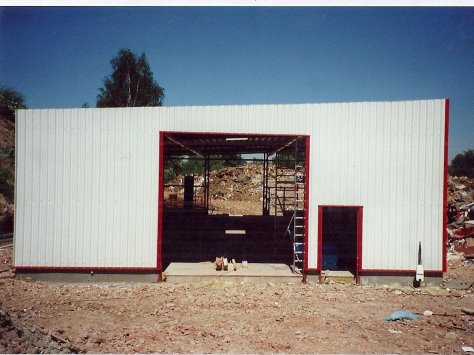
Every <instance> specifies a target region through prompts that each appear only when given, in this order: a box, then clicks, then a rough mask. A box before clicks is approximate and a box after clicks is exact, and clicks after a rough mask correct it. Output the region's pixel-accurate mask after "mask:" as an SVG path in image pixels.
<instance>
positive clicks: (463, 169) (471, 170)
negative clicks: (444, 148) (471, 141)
mask: <svg viewBox="0 0 474 355" xmlns="http://www.w3.org/2000/svg"><path fill="white" fill-rule="evenodd" d="M449 173H450V174H451V175H456V176H467V177H469V178H474V149H469V150H466V151H465V152H464V153H463V154H458V155H456V156H455V157H454V159H453V160H452V162H451V166H450V167H449Z"/></svg>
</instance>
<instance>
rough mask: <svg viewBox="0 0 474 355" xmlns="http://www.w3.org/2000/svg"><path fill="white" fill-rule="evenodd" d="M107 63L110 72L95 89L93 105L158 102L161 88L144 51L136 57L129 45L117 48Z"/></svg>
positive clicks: (159, 102)
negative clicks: (95, 94)
mask: <svg viewBox="0 0 474 355" xmlns="http://www.w3.org/2000/svg"><path fill="white" fill-rule="evenodd" d="M111 64H112V69H113V73H112V75H111V76H110V77H105V79H104V87H102V88H100V89H99V91H100V93H99V95H97V107H139V106H161V105H162V103H163V98H164V96H165V93H164V89H163V88H162V87H161V86H159V85H158V83H157V82H156V81H155V80H154V79H153V73H152V71H151V70H150V66H149V65H148V61H147V59H146V56H145V53H142V54H141V55H140V56H139V57H137V56H136V55H135V54H134V53H133V52H132V51H131V50H130V49H121V50H120V51H119V53H118V55H117V57H115V58H113V59H112V60H111Z"/></svg>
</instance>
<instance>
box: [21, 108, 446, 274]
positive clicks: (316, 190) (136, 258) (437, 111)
mask: <svg viewBox="0 0 474 355" xmlns="http://www.w3.org/2000/svg"><path fill="white" fill-rule="evenodd" d="M445 107H446V100H422V101H397V102H359V103H329V104H297V105H250V106H195V107H155V108H110V109H47V110H19V111H18V112H17V120H16V134H17V137H16V159H17V164H16V186H15V187H16V193H15V199H16V214H15V244H14V263H15V266H16V267H45V268H48V267H51V268H100V267H103V268H156V267H157V233H158V187H159V183H160V182H159V171H158V170H159V133H160V132H164V131H179V132H197V133H199V132H207V133H209V132H215V133H251V134H283V135H310V177H309V222H308V223H309V226H308V227H309V228H308V232H309V234H308V242H309V243H308V268H310V269H315V268H317V262H318V260H317V258H318V228H317V226H318V206H319V205H348V206H349V205H357V206H363V211H364V212H363V230H362V269H364V270H413V269H414V268H415V267H416V261H417V260H416V256H417V251H418V242H421V243H422V247H423V263H424V267H425V269H426V270H432V271H441V270H442V266H443V182H444V180H443V178H444V153H445V150H444V143H445V120H446V119H447V118H446V117H445V116H446V112H445Z"/></svg>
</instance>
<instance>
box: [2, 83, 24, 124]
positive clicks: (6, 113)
mask: <svg viewBox="0 0 474 355" xmlns="http://www.w3.org/2000/svg"><path fill="white" fill-rule="evenodd" d="M21 108H26V105H25V97H24V96H23V95H22V94H20V93H19V92H17V91H15V90H13V89H12V88H7V87H4V86H2V85H0V117H2V118H6V119H9V120H11V121H14V120H15V110H18V109H21Z"/></svg>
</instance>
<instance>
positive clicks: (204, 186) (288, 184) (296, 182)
mask: <svg viewBox="0 0 474 355" xmlns="http://www.w3.org/2000/svg"><path fill="white" fill-rule="evenodd" d="M160 142H161V143H160V181H161V183H160V187H159V188H160V196H159V199H160V204H159V231H158V267H159V268H160V270H165V269H166V268H167V267H168V266H169V265H170V264H171V263H205V262H213V261H214V260H215V258H216V257H220V256H223V257H226V258H227V259H228V260H229V261H230V260H232V259H235V260H236V262H237V263H241V262H243V261H246V262H247V263H249V264H259V263H260V264H264V263H270V264H282V265H286V266H287V267H288V268H289V269H290V270H291V271H293V272H295V273H297V274H299V275H301V274H302V273H303V271H304V267H305V263H304V262H305V245H306V239H307V238H306V230H307V228H306V226H307V211H308V199H307V197H308V194H307V191H308V184H307V175H308V171H309V169H308V168H309V166H308V162H307V157H308V153H307V150H308V149H309V137H308V136H293V135H245V134H220V133H219V134H210V133H181V132H161V133H160ZM183 166H184V167H186V169H183ZM173 169H175V171H173ZM180 169H181V170H180Z"/></svg>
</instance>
